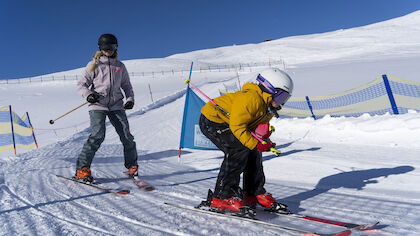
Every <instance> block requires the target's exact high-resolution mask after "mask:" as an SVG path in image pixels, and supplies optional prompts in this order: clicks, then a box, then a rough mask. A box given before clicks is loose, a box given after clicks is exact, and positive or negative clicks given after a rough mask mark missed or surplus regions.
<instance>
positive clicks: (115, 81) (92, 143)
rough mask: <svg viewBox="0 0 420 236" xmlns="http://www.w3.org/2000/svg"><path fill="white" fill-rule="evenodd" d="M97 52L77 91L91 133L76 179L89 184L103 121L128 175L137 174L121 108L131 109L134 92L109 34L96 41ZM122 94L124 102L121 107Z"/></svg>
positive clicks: (79, 158) (125, 120) (132, 146)
mask: <svg viewBox="0 0 420 236" xmlns="http://www.w3.org/2000/svg"><path fill="white" fill-rule="evenodd" d="M98 47H99V51H98V52H96V53H95V55H94V57H93V60H92V61H90V62H89V63H88V64H87V66H86V69H85V70H84V73H83V75H82V78H81V79H80V80H79V81H78V83H77V89H78V92H79V93H80V94H81V95H82V96H83V97H85V98H86V100H87V101H88V102H89V103H90V104H89V117H90V128H91V134H90V136H89V138H88V139H87V141H86V142H85V144H84V145H83V149H82V151H81V153H80V155H79V157H78V159H77V162H76V174H75V178H79V179H82V180H84V181H88V182H92V181H93V177H92V174H91V171H90V166H91V163H92V160H93V157H94V155H95V153H96V151H97V150H98V149H99V147H100V146H101V144H102V142H103V141H104V139H105V131H106V130H105V119H106V117H108V118H109V121H110V122H111V124H112V125H113V126H114V128H115V130H116V132H117V133H118V135H119V137H120V140H121V142H122V144H123V146H124V166H125V167H126V168H127V169H128V170H129V174H130V175H131V176H136V175H138V165H137V157H138V155H137V149H136V143H135V142H134V137H133V135H131V134H130V130H129V124H128V120H127V116H126V114H125V110H124V109H132V108H133V106H134V92H133V87H132V86H131V83H130V78H129V76H128V72H127V69H126V68H125V65H124V64H123V63H122V62H121V61H119V60H118V53H117V49H118V40H117V38H116V37H115V36H114V35H112V34H103V35H101V36H100V37H99V39H98ZM121 89H122V90H123V91H124V94H125V97H126V102H125V104H124V105H123V98H124V96H123V93H122V91H121Z"/></svg>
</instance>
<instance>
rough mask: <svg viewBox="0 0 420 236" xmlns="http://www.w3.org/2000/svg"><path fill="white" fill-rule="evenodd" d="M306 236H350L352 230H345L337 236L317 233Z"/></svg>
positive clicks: (336, 235)
mask: <svg viewBox="0 0 420 236" xmlns="http://www.w3.org/2000/svg"><path fill="white" fill-rule="evenodd" d="M304 235H305V236H348V235H351V230H345V231H342V232H339V233H336V234H316V233H306V234H304Z"/></svg>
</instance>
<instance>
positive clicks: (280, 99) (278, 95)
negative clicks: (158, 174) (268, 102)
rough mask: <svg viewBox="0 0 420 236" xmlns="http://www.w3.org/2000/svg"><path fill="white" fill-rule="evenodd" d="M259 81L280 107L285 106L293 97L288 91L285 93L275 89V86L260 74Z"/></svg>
mask: <svg viewBox="0 0 420 236" xmlns="http://www.w3.org/2000/svg"><path fill="white" fill-rule="evenodd" d="M257 81H258V82H259V83H260V84H262V85H263V86H264V87H265V88H266V89H267V91H268V92H269V93H270V94H271V96H272V97H273V100H274V101H275V102H276V103H277V104H279V105H284V104H285V103H286V102H287V100H289V98H290V97H291V95H290V94H289V93H288V92H287V91H284V90H283V89H280V88H274V86H273V85H272V84H270V82H268V80H266V79H265V78H264V77H262V76H261V75H260V74H259V75H258V76H257Z"/></svg>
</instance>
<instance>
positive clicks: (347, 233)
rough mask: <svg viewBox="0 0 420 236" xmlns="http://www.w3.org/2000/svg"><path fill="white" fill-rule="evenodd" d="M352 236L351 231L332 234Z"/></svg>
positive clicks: (334, 235)
mask: <svg viewBox="0 0 420 236" xmlns="http://www.w3.org/2000/svg"><path fill="white" fill-rule="evenodd" d="M350 234H351V230H346V231H343V232H340V233H337V234H332V235H333V236H347V235H350Z"/></svg>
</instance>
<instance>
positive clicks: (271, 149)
mask: <svg viewBox="0 0 420 236" xmlns="http://www.w3.org/2000/svg"><path fill="white" fill-rule="evenodd" d="M185 83H186V84H190V85H191V86H192V87H193V88H194V89H195V90H197V91H198V92H199V93H200V94H201V95H203V96H204V97H205V98H207V99H208V100H209V101H210V102H211V103H213V105H215V106H216V107H217V108H218V109H219V110H221V111H222V112H223V113H225V114H226V115H227V116H230V114H229V112H227V111H226V110H225V109H223V108H222V107H221V106H219V105H217V103H216V102H215V101H214V100H213V99H211V98H210V97H208V96H207V95H206V94H204V93H203V92H202V91H201V90H200V89H198V88H197V87H196V86H195V85H194V84H192V83H191V82H190V79H187V80H185ZM249 132H251V135H252V136H253V137H254V138H256V139H257V140H258V141H259V142H260V143H262V144H266V143H267V142H266V141H264V140H263V139H262V138H260V137H258V136H257V135H256V134H255V133H254V132H252V131H249ZM270 151H271V152H272V153H274V155H276V156H279V155H280V153H281V151H280V150H277V149H275V148H274V147H271V148H270Z"/></svg>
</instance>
